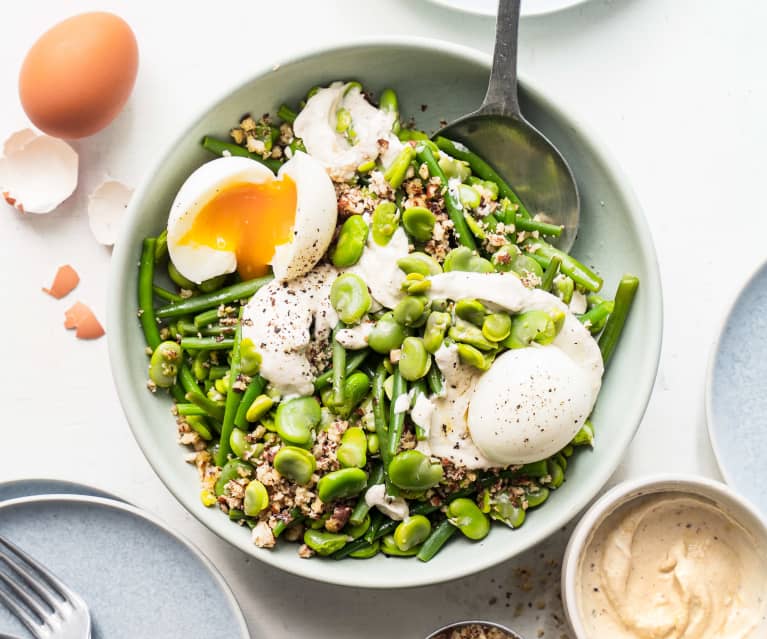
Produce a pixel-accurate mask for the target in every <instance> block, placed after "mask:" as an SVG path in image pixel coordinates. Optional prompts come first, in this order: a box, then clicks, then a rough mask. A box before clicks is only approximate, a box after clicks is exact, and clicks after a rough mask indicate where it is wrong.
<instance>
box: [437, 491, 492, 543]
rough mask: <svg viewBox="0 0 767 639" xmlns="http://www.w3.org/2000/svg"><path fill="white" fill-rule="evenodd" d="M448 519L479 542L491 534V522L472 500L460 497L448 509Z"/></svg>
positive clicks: (470, 537) (466, 534)
mask: <svg viewBox="0 0 767 639" xmlns="http://www.w3.org/2000/svg"><path fill="white" fill-rule="evenodd" d="M447 517H448V519H449V521H450V523H451V524H453V526H455V527H456V528H458V530H460V531H461V532H462V533H463V534H464V535H465V536H466V537H468V538H469V539H474V540H479V539H484V538H485V537H487V533H489V532H490V521H489V520H488V518H487V517H486V516H485V515H484V513H483V512H482V511H481V510H480V509H479V506H477V504H475V503H474V502H473V501H472V500H471V499H468V498H466V497H459V498H458V499H454V500H453V501H451V502H450V504H449V505H448V507H447Z"/></svg>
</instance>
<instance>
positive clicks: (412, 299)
mask: <svg viewBox="0 0 767 639" xmlns="http://www.w3.org/2000/svg"><path fill="white" fill-rule="evenodd" d="M427 306H428V300H427V299H426V298H425V297H423V296H421V295H408V296H407V297H403V298H402V299H401V300H400V301H399V302H397V305H396V306H395V307H394V311H393V312H394V319H395V320H396V321H397V322H399V323H400V324H402V325H403V326H421V325H422V324H423V323H424V322H425V321H426V311H427Z"/></svg>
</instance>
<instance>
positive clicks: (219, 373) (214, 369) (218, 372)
mask: <svg viewBox="0 0 767 639" xmlns="http://www.w3.org/2000/svg"><path fill="white" fill-rule="evenodd" d="M246 341H247V340H242V342H240V358H241V359H242V345H243V344H244V343H245V342H246ZM228 372H229V367H228V366H211V367H210V368H209V369H208V379H209V380H210V381H214V380H217V379H221V378H222V377H226V375H227V373H228Z"/></svg>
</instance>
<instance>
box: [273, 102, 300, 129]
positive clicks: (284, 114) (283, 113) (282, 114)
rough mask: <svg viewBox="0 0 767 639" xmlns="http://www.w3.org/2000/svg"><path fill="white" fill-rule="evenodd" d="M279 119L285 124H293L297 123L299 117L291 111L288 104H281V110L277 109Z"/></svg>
mask: <svg viewBox="0 0 767 639" xmlns="http://www.w3.org/2000/svg"><path fill="white" fill-rule="evenodd" d="M277 117H278V118H280V120H282V121H283V122H287V123H288V124H293V122H295V121H296V118H297V117H298V114H297V113H296V112H295V111H294V110H293V109H291V108H290V107H289V106H288V105H287V104H281V105H280V108H279V109H277Z"/></svg>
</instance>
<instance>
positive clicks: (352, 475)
mask: <svg viewBox="0 0 767 639" xmlns="http://www.w3.org/2000/svg"><path fill="white" fill-rule="evenodd" d="M367 481H368V474H367V473H366V472H365V471H364V470H362V469H361V468H342V469H341V470H334V471H331V472H329V473H327V474H325V475H323V476H322V477H321V478H320V480H319V481H318V482H317V496H318V497H319V498H320V500H322V501H323V502H325V503H326V504H328V503H330V502H333V501H336V500H337V499H346V498H348V497H355V496H356V495H359V494H360V493H361V492H362V491H363V490H365V487H366V486H367Z"/></svg>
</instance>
